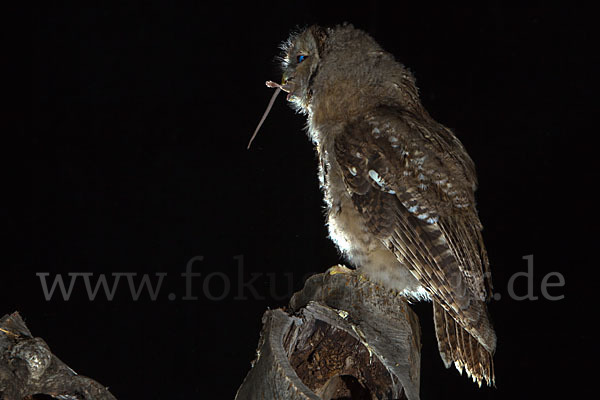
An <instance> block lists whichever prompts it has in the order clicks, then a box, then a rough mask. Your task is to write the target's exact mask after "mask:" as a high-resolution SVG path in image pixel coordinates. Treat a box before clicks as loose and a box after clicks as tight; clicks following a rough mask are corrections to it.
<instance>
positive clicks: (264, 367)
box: [236, 266, 420, 400]
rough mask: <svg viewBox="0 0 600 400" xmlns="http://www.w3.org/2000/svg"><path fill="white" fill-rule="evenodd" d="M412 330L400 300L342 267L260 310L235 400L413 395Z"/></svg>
mask: <svg viewBox="0 0 600 400" xmlns="http://www.w3.org/2000/svg"><path fill="white" fill-rule="evenodd" d="M419 369H420V330H419V323H418V319H417V317H416V315H415V314H414V313H413V312H412V311H411V310H410V308H409V307H408V305H407V303H406V301H405V300H404V299H403V298H402V297H400V296H397V295H396V294H394V293H391V292H389V291H387V290H385V289H383V288H381V287H378V286H377V285H375V284H373V283H372V282H370V281H368V280H365V279H363V278H362V277H361V276H360V275H358V274H356V273H355V272H354V271H352V270H349V269H347V268H345V267H339V266H338V267H333V268H331V269H329V270H328V271H327V272H325V273H323V274H318V275H314V276H312V277H311V278H309V279H308V280H307V281H306V283H305V286H304V288H303V289H302V290H301V291H300V292H298V293H296V294H294V296H293V297H292V299H291V301H290V307H289V310H287V311H284V310H281V309H279V310H272V311H267V312H266V313H265V314H264V316H263V329H262V332H261V337H260V341H259V345H258V349H257V358H256V360H255V361H254V362H253V367H252V369H251V370H250V372H249V373H248V375H247V376H246V379H245V380H244V382H243V383H242V385H241V387H240V388H239V390H238V393H237V396H236V399H237V400H246V399H294V400H295V399H311V400H312V399H319V400H329V399H342V398H343V399H409V400H417V399H418V398H419Z"/></svg>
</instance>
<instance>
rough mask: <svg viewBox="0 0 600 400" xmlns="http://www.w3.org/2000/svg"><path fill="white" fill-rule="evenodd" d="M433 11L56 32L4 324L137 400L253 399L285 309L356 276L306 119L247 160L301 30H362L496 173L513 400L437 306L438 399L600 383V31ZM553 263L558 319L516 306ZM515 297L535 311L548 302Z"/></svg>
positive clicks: (113, 21) (394, 9)
mask: <svg viewBox="0 0 600 400" xmlns="http://www.w3.org/2000/svg"><path fill="white" fill-rule="evenodd" d="M412 3H414V2H411V4H410V5H407V4H403V2H400V1H397V2H393V3H392V4H386V3H384V2H372V3H364V4H363V5H360V6H355V5H354V6H353V5H349V4H345V3H342V2H331V3H329V2H308V3H301V2H292V1H283V2H281V1H279V2H273V3H261V4H253V3H250V2H248V3H243V4H238V3H234V2H228V1H221V2H218V3H215V4H208V3H203V2H195V3H183V2H177V3H176V2H166V1H165V2H156V1H154V2H141V3H129V2H127V3H124V4H119V5H114V4H113V5H98V6H92V5H82V4H78V5H70V6H59V5H53V6H49V7H46V8H43V9H42V8H37V9H33V10H32V12H33V13H32V18H33V19H32V22H33V35H32V46H31V49H30V54H31V58H32V63H31V65H32V75H31V87H32V92H31V93H32V94H31V101H32V102H31V108H30V110H31V115H30V117H29V118H27V121H26V124H27V125H28V126H29V124H31V125H30V126H31V128H32V135H31V139H30V142H29V146H28V150H27V156H26V159H27V167H26V168H25V169H24V171H26V176H23V175H20V173H21V172H18V174H19V177H18V178H17V180H20V181H22V182H25V185H26V193H27V197H28V199H27V200H28V201H27V202H26V203H24V204H25V217H24V219H23V220H21V221H20V222H19V226H20V228H23V227H24V229H22V230H18V231H15V233H14V237H15V238H16V239H17V240H18V241H19V242H21V244H23V243H24V244H25V245H26V250H25V252H24V253H22V254H21V256H20V257H18V258H16V259H15V261H11V262H10V263H8V265H7V268H5V272H4V273H3V279H2V280H1V281H0V305H2V309H1V310H0V314H4V313H9V312H12V311H15V310H18V311H20V312H21V313H22V315H23V316H24V317H25V319H26V322H27V324H28V326H29V328H30V329H31V330H32V332H33V333H34V335H36V336H40V337H43V338H44V339H45V340H46V341H47V342H48V344H49V345H50V347H51V349H52V350H53V352H54V353H55V354H57V355H58V356H59V357H60V358H61V359H62V360H64V361H65V362H66V363H67V364H68V365H70V366H71V367H72V368H73V369H75V370H76V371H77V372H79V373H80V374H83V375H86V376H90V377H92V378H94V379H96V380H98V381H99V382H101V383H103V384H104V385H107V386H109V387H110V390H111V391H112V393H114V394H115V396H117V397H118V398H121V399H128V398H153V399H159V398H174V399H184V398H186V399H187V398H192V397H199V398H223V399H226V398H233V396H234V394H235V391H236V390H237V387H238V386H239V385H240V383H241V382H242V380H243V378H244V376H245V375H246V373H247V372H248V370H249V368H250V361H251V360H252V359H253V358H254V355H255V354H254V352H255V348H256V344H257V341H258V335H259V331H260V327H261V315H262V313H263V312H264V311H265V310H266V309H267V308H268V307H270V308H275V307H280V306H283V305H285V304H286V303H287V300H288V298H289V296H290V295H291V293H293V291H295V290H298V289H300V288H301V287H302V284H303V280H304V278H305V277H306V275H307V274H309V273H311V272H320V271H323V270H325V269H326V268H327V267H329V266H331V265H334V264H336V263H338V262H340V261H341V260H340V259H339V257H338V255H337V253H336V251H335V249H334V247H333V245H332V244H331V243H330V242H329V240H328V239H327V238H326V228H325V227H324V224H323V217H322V215H321V206H322V200H321V194H320V192H319V188H318V184H317V178H316V162H315V156H314V152H313V150H312V147H311V144H310V143H309V141H308V140H307V138H306V135H305V134H304V133H303V131H302V129H303V126H304V123H305V121H304V118H303V117H301V116H298V115H295V114H294V112H293V111H292V110H291V109H290V108H289V107H287V105H286V104H285V101H284V99H283V96H280V98H279V99H278V101H277V103H276V105H275V106H274V108H273V110H272V112H271V114H270V116H269V118H268V119H267V121H266V123H265V125H264V126H263V128H262V131H261V132H260V133H259V136H258V137H257V139H256V140H255V142H254V145H253V147H252V148H251V150H250V151H247V150H246V144H247V141H248V139H249V137H250V135H251V133H252V131H253V130H254V127H255V126H256V123H257V122H258V120H259V118H260V116H261V115H262V113H263V111H264V109H265V107H266V104H267V102H268V100H269V98H270V96H271V94H272V91H271V90H270V89H268V88H266V87H265V86H264V81H266V80H268V79H271V80H274V81H278V80H279V79H280V73H279V69H278V66H277V65H276V62H275V61H274V57H275V56H276V55H278V53H279V50H278V45H279V43H280V42H281V41H283V40H284V39H286V38H287V36H288V34H289V32H290V31H291V30H292V29H293V28H294V27H296V26H298V25H299V26H305V25H307V24H311V23H319V24H322V25H332V24H336V23H341V22H344V21H348V22H352V23H353V24H354V25H355V26H356V27H359V28H361V29H364V30H366V31H368V32H369V33H370V34H372V35H373V36H374V37H375V39H376V40H377V41H378V42H379V43H380V44H381V45H382V46H383V47H384V48H385V49H386V50H388V51H390V52H392V53H393V54H394V55H395V56H396V57H397V59H398V60H399V61H401V62H402V63H404V64H405V65H407V66H408V67H410V68H411V70H412V71H414V73H415V75H416V77H417V83H418V85H419V87H420V90H421V97H422V101H423V103H424V104H425V106H426V108H427V109H428V110H429V111H430V113H431V114H432V115H433V116H434V118H436V119H437V120H438V121H440V122H442V123H444V124H445V125H447V126H449V127H451V128H452V129H454V131H455V132H456V133H457V135H458V137H459V138H460V139H461V141H462V142H463V143H464V145H465V146H466V148H467V150H468V151H469V153H470V155H471V156H472V158H473V159H474V161H475V163H476V165H477V168H478V175H479V180H480V188H479V190H478V192H477V199H478V204H479V210H480V217H481V220H482V222H483V224H484V226H485V231H484V235H485V241H486V244H487V247H488V251H489V254H490V258H491V262H492V268H493V273H494V282H495V290H496V293H498V294H499V295H500V296H501V298H500V300H497V301H493V302H492V303H491V305H490V309H491V313H492V316H493V319H494V324H495V326H496V330H497V334H498V338H499V339H498V349H497V353H496V356H495V360H496V375H497V386H498V387H497V389H489V388H483V389H477V388H476V386H475V385H474V384H472V383H471V382H470V381H468V380H467V379H466V377H460V376H459V374H458V373H457V372H456V371H455V370H445V369H444V367H443V365H442V362H441V360H440V358H439V355H438V353H437V345H436V343H435V338H434V332H433V324H432V321H431V310H430V308H431V306H430V305H429V304H419V305H415V307H414V309H415V310H416V311H417V312H418V314H419V316H420V320H421V324H422V329H423V348H422V372H421V373H422V375H421V397H422V398H423V399H434V398H440V397H448V396H450V397H452V398H459V397H460V398H540V397H542V396H545V397H546V396H548V397H551V398H558V397H560V396H561V395H562V394H564V393H571V394H572V391H573V390H574V389H575V388H577V387H581V385H582V384H580V383H577V382H580V381H581V380H583V381H584V383H585V379H584V376H582V375H580V374H582V373H584V372H585V370H586V369H588V367H583V366H582V361H584V360H585V359H587V358H589V357H590V356H591V354H589V353H587V352H582V349H583V348H584V347H583V345H584V344H585V343H586V342H587V341H588V340H590V339H591V336H590V334H589V333H588V332H589V329H587V328H588V327H589V326H588V325H589V322H586V320H585V319H584V316H585V315H587V314H588V313H591V312H592V307H593V303H591V301H587V302H586V301H584V299H583V298H582V297H581V296H582V293H583V291H584V289H583V288H584V282H583V281H582V280H581V279H580V278H579V276H583V273H582V271H584V270H586V269H588V268H592V265H590V264H589V263H588V262H587V261H585V259H584V258H585V255H584V253H583V252H579V251H577V252H573V251H571V250H572V249H573V248H581V246H582V244H581V243H579V240H580V239H579V237H580V234H579V231H578V229H577V228H576V225H577V224H582V223H583V222H585V221H582V219H581V218H580V217H579V215H580V214H579V213H580V212H581V211H582V207H583V205H582V203H581V199H582V198H586V197H589V196H595V195H593V194H590V193H586V191H585V190H584V189H583V187H582V186H581V185H579V183H578V181H577V179H578V178H579V177H581V176H585V175H591V174H592V173H593V171H595V170H593V169H592V170H590V169H586V168H585V167H583V166H579V164H577V165H574V161H573V160H574V159H575V158H577V157H579V155H580V154H583V152H584V151H585V149H586V147H588V146H589V143H586V140H585V139H586V137H588V136H589V135H591V134H593V131H591V129H590V127H589V126H587V125H586V123H585V122H584V116H585V115H586V104H588V103H587V101H589V97H590V96H591V94H592V92H591V89H590V88H589V86H588V82H589V80H590V78H591V74H592V71H591V68H590V65H589V62H588V60H587V56H586V54H587V53H588V52H591V53H593V50H592V49H591V48H590V47H588V46H590V44H589V42H590V38H589V31H590V29H589V23H588V22H587V21H586V18H585V15H586V14H587V12H586V10H578V9H575V8H569V7H566V6H547V5H543V4H544V3H540V5H530V6H521V7H512V6H505V5H501V4H499V3H498V2H489V3H485V2H482V3H481V4H480V5H478V6H475V7H466V6H461V5H457V4H455V3H453V2H445V5H444V6H440V5H438V4H422V5H418V6H417V5H415V4H412ZM580 158H583V156H581V157H580ZM574 167H575V168H574ZM574 169H575V170H577V171H576V172H574ZM15 174H17V171H15ZM572 245H576V246H578V247H572ZM530 254H533V257H534V264H533V279H532V281H531V285H532V287H533V289H534V295H536V296H538V297H539V299H538V300H535V301H530V300H517V299H515V298H511V296H510V293H509V289H510V287H509V281H510V279H511V276H513V275H514V274H515V273H517V272H525V271H527V262H526V260H525V259H523V257H524V256H527V255H530ZM195 256H203V257H204V259H203V261H198V262H195V263H194V264H193V269H194V271H195V272H198V273H201V274H202V275H201V276H200V277H197V278H194V279H193V288H192V289H193V293H192V294H193V295H194V296H196V297H197V299H196V300H183V299H182V297H183V296H184V295H185V283H184V280H183V278H181V276H180V274H181V273H182V272H184V271H185V269H186V264H187V263H188V261H189V260H190V259H192V258H193V257H195ZM240 256H242V257H243V262H242V266H241V267H240V266H239V265H238V262H239V260H240V259H241V258H240ZM240 268H241V269H240ZM38 272H49V273H50V276H49V278H48V279H50V280H52V279H54V277H55V276H56V274H63V276H64V278H65V279H67V274H68V273H72V272H91V273H93V274H94V277H93V280H92V281H93V282H95V279H97V278H98V276H99V274H106V276H107V277H108V278H109V281H112V278H111V274H112V273H118V272H130V273H137V274H138V275H137V278H135V279H138V281H136V282H139V279H140V277H141V275H142V274H151V276H154V274H155V273H167V274H168V275H167V276H166V277H165V278H164V281H163V284H162V286H161V289H160V292H159V293H158V297H157V298H156V300H155V301H153V300H151V299H150V297H149V295H148V293H147V291H144V293H143V294H142V295H141V296H140V298H139V299H138V300H137V301H135V300H133V299H132V296H131V294H130V292H129V289H128V287H127V285H126V281H125V278H123V280H122V281H121V283H120V286H119V287H118V289H117V291H116V294H115V297H114V299H113V300H112V301H108V300H107V299H106V297H105V296H103V295H102V294H99V295H98V297H97V298H96V299H95V300H93V301H90V300H89V299H88V296H87V294H86V291H85V286H84V285H83V283H82V281H81V280H80V281H79V283H77V284H76V285H75V287H74V290H73V293H72V295H71V297H70V299H69V300H68V301H65V300H63V299H62V298H61V297H60V296H59V295H58V294H55V295H54V297H53V298H52V299H51V300H49V301H47V300H46V299H45V298H44V294H43V291H42V285H41V283H40V278H38V277H37V276H36V273H38ZM551 272H559V273H560V274H562V276H563V277H564V280H565V285H564V286H563V287H551V288H549V289H548V291H549V294H550V295H553V296H562V295H564V298H563V299H562V300H558V301H551V300H548V299H545V298H544V297H543V296H542V292H541V285H542V280H543V278H544V276H545V275H546V274H548V273H551ZM211 274H212V275H211ZM153 279H154V283H156V277H154V278H153ZM240 281H241V282H244V283H247V284H248V285H247V286H245V287H244V286H240ZM556 281H557V279H556V278H553V279H551V282H556ZM514 282H515V285H514V292H515V293H516V294H518V295H521V296H523V295H525V294H526V293H527V290H528V283H527V280H526V279H525V278H524V277H520V278H517V279H516V280H515V281H514ZM288 283H290V285H288ZM170 293H173V294H174V295H175V296H176V298H175V300H170V299H169V297H168V295H169V294H170ZM590 368H593V367H590Z"/></svg>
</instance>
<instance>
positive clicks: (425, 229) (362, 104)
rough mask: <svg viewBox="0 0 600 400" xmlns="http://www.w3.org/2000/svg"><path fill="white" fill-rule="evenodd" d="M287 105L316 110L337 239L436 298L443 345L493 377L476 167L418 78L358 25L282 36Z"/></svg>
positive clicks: (480, 378)
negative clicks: (435, 114)
mask: <svg viewBox="0 0 600 400" xmlns="http://www.w3.org/2000/svg"><path fill="white" fill-rule="evenodd" d="M271 86H278V87H280V88H281V89H282V90H284V91H286V92H288V97H287V98H288V101H290V102H291V104H292V105H293V106H294V108H296V110H298V111H299V112H301V113H303V114H306V115H307V117H308V134H309V136H310V138H311V139H312V141H313V143H314V145H315V148H316V151H317V153H318V158H319V179H320V183H321V187H322V190H323V193H324V197H325V203H326V216H327V225H328V227H329V233H330V236H331V239H332V240H333V241H334V242H335V244H336V245H337V247H338V248H339V250H340V251H341V252H342V253H343V255H344V256H345V258H347V260H348V261H349V262H350V263H351V264H352V265H353V266H355V267H356V268H357V269H358V270H359V271H360V272H361V273H362V274H363V275H365V276H366V277H368V278H369V279H371V280H374V281H377V282H379V283H381V284H382V285H383V286H385V287H387V288H389V289H393V290H397V291H399V292H400V293H401V294H402V295H404V296H406V297H407V298H409V299H410V300H420V299H427V300H431V302H432V303H433V313H434V321H435V330H436V336H437V341H438V345H439V351H440V354H441V357H442V359H443V361H444V363H445V365H446V367H449V366H450V365H451V364H452V362H454V364H455V365H456V367H457V368H458V370H459V371H461V373H462V370H463V369H464V370H465V371H466V372H467V374H468V375H469V376H470V377H472V379H473V380H474V381H476V382H477V383H478V384H479V385H481V383H482V382H484V381H485V382H487V384H488V385H492V384H493V383H494V369H493V362H492V355H493V354H494V350H495V348H496V336H495V333H494V329H493V327H492V325H491V323H490V320H489V317H488V312H487V307H486V301H487V300H488V299H489V296H490V293H491V280H490V271H489V263H488V258H487V255H486V251H485V248H484V245H483V240H482V236H481V229H482V225H481V222H480V221H479V217H478V216H477V210H476V208H475V198H474V191H475V189H476V186H477V179H476V176H475V167H474V165H473V161H472V160H471V158H470V157H469V156H468V154H467V152H466V151H465V149H464V147H463V145H462V144H461V143H460V141H459V140H458V139H457V138H456V136H454V134H453V133H452V132H451V131H450V130H449V129H448V128H446V127H444V126H443V125H442V124H440V123H438V122H436V121H435V120H434V119H433V118H432V117H431V116H430V115H429V114H428V113H427V111H426V110H425V109H424V108H423V106H422V105H421V102H420V100H419V96H418V90H417V87H416V86H415V79H414V78H413V76H412V74H411V73H410V72H409V71H408V70H407V69H406V68H405V67H404V66H403V65H402V64H400V63H398V62H397V61H395V60H394V57H393V56H392V55H391V54H389V53H387V52H385V51H384V50H383V49H382V48H381V47H380V46H379V45H378V44H377V43H376V42H375V41H374V40H373V39H372V38H371V37H370V36H369V35H367V34H366V33H364V32H362V31H360V30H358V29H355V28H354V27H352V26H351V25H343V26H337V27H335V28H329V29H327V28H322V27H319V26H311V27H310V28H308V29H306V30H304V31H302V32H300V33H298V34H295V35H293V36H292V37H291V38H290V39H289V40H288V41H287V42H286V43H285V44H284V56H283V81H282V84H281V85H276V84H272V83H271Z"/></svg>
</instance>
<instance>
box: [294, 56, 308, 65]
mask: <svg viewBox="0 0 600 400" xmlns="http://www.w3.org/2000/svg"><path fill="white" fill-rule="evenodd" d="M306 57H307V56H302V55H300V56H298V57H296V61H298V64H300V63H301V62H302V61H304V59H305V58H306Z"/></svg>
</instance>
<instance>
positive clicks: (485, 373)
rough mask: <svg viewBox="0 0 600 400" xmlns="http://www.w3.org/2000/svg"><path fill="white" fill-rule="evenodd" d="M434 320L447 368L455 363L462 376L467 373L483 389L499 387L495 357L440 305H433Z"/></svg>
mask: <svg viewBox="0 0 600 400" xmlns="http://www.w3.org/2000/svg"><path fill="white" fill-rule="evenodd" d="M433 319H434V322H435V334H436V336H437V342H438V348H439V350H440V355H441V356H442V360H443V361H444V364H445V365H446V368H450V366H451V365H452V363H453V362H454V365H455V366H456V369H458V371H459V372H460V373H461V375H462V372H463V369H464V370H465V372H466V373H467V376H468V377H470V378H471V379H473V382H477V384H478V385H479V386H480V387H481V384H482V383H483V382H484V381H485V382H486V383H487V385H488V386H492V385H493V386H495V377H494V361H493V359H492V354H491V353H490V352H489V351H488V350H486V349H485V347H483V346H482V345H481V344H480V343H479V341H478V340H477V339H475V338H474V337H473V336H471V334H469V333H468V332H467V331H466V330H465V329H464V328H462V327H461V326H460V325H459V324H458V323H456V321H455V320H454V318H452V317H451V316H450V315H449V314H448V313H447V312H446V311H445V310H444V309H443V308H442V306H440V305H439V304H438V303H437V302H436V301H433Z"/></svg>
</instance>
